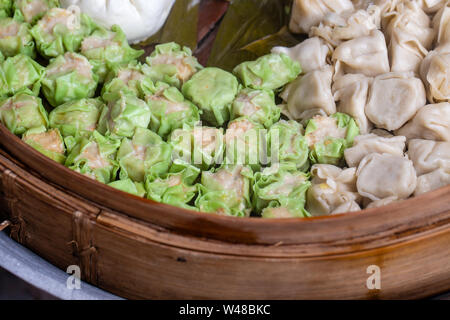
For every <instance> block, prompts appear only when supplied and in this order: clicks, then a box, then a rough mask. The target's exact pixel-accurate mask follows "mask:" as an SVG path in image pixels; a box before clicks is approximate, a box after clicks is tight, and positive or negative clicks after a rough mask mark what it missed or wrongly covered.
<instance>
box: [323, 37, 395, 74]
mask: <svg viewBox="0 0 450 320" xmlns="http://www.w3.org/2000/svg"><path fill="white" fill-rule="evenodd" d="M332 60H333V62H335V69H336V75H335V77H336V78H337V77H338V76H340V75H342V74H345V73H361V74H363V75H366V76H368V77H373V76H377V75H379V74H383V73H387V72H389V70H390V68H389V59H388V52H387V47H386V41H385V39H384V35H383V33H382V32H381V31H379V30H373V31H372V32H371V33H370V35H368V36H364V37H359V38H356V39H353V40H349V41H346V42H343V43H342V44H340V45H339V46H338V47H337V48H336V50H335V51H334V53H333V57H332Z"/></svg>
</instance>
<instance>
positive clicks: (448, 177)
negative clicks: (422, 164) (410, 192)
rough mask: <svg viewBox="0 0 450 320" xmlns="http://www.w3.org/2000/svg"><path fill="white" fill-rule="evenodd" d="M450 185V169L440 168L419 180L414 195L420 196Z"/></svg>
mask: <svg viewBox="0 0 450 320" xmlns="http://www.w3.org/2000/svg"><path fill="white" fill-rule="evenodd" d="M449 184H450V168H448V167H447V168H440V169H437V170H435V171H432V172H430V173H427V174H424V175H421V176H420V177H419V178H417V187H416V190H415V191H414V195H415V196H418V195H421V194H424V193H426V192H430V191H433V190H436V189H439V188H442V187H445V186H448V185H449Z"/></svg>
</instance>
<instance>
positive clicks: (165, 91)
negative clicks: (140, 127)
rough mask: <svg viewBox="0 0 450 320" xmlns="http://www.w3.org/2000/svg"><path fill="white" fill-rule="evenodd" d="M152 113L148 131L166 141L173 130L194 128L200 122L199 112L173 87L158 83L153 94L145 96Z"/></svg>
mask: <svg viewBox="0 0 450 320" xmlns="http://www.w3.org/2000/svg"><path fill="white" fill-rule="evenodd" d="M146 101H147V104H148V106H149V108H150V111H151V113H152V119H151V121H150V129H151V130H153V131H154V132H156V133H157V134H159V135H160V136H161V137H162V138H163V139H166V138H167V137H168V136H169V134H171V133H172V131H173V130H175V129H179V128H182V127H183V126H185V125H187V126H190V127H193V126H195V125H196V124H198V122H199V121H200V111H199V110H198V108H197V107H196V106H195V105H194V104H193V103H192V102H190V101H188V100H186V99H185V98H184V96H183V94H182V93H181V92H180V91H179V90H178V89H177V88H175V87H170V86H169V85H168V84H166V83H163V82H158V83H157V84H156V87H155V93H154V94H149V95H147V96H146Z"/></svg>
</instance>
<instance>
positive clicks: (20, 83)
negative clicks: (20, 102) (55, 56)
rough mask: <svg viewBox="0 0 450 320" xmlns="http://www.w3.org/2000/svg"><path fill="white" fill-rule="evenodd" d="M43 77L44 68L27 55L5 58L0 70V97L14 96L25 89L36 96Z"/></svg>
mask: <svg viewBox="0 0 450 320" xmlns="http://www.w3.org/2000/svg"><path fill="white" fill-rule="evenodd" d="M44 75H45V68H44V67H43V66H41V65H40V64H39V63H37V62H36V61H34V60H33V59H31V58H30V57H29V56H27V55H24V54H18V55H17V56H14V57H10V58H7V59H6V60H5V61H3V63H2V65H1V68H0V84H1V87H0V96H4V95H14V94H16V93H17V92H19V91H23V90H26V89H29V90H31V92H32V93H33V94H34V95H38V94H39V90H40V88H41V80H42V78H43V77H44Z"/></svg>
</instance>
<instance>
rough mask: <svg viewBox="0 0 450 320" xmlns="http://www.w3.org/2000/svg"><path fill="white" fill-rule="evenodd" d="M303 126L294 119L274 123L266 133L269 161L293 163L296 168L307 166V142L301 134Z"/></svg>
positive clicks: (303, 169) (304, 168)
mask: <svg viewBox="0 0 450 320" xmlns="http://www.w3.org/2000/svg"><path fill="white" fill-rule="evenodd" d="M302 133H303V126H302V125H301V124H300V123H298V122H297V121H294V120H288V121H286V120H281V121H279V122H277V123H275V124H274V125H273V126H272V127H271V128H270V129H269V131H268V133H267V141H268V148H269V149H268V153H269V155H270V157H269V159H270V162H271V163H273V164H275V163H279V162H280V163H283V162H290V163H294V164H295V165H296V167H297V169H298V170H300V171H306V170H307V169H308V167H309V148H308V142H307V141H306V139H305V137H304V136H303V135H302Z"/></svg>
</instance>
